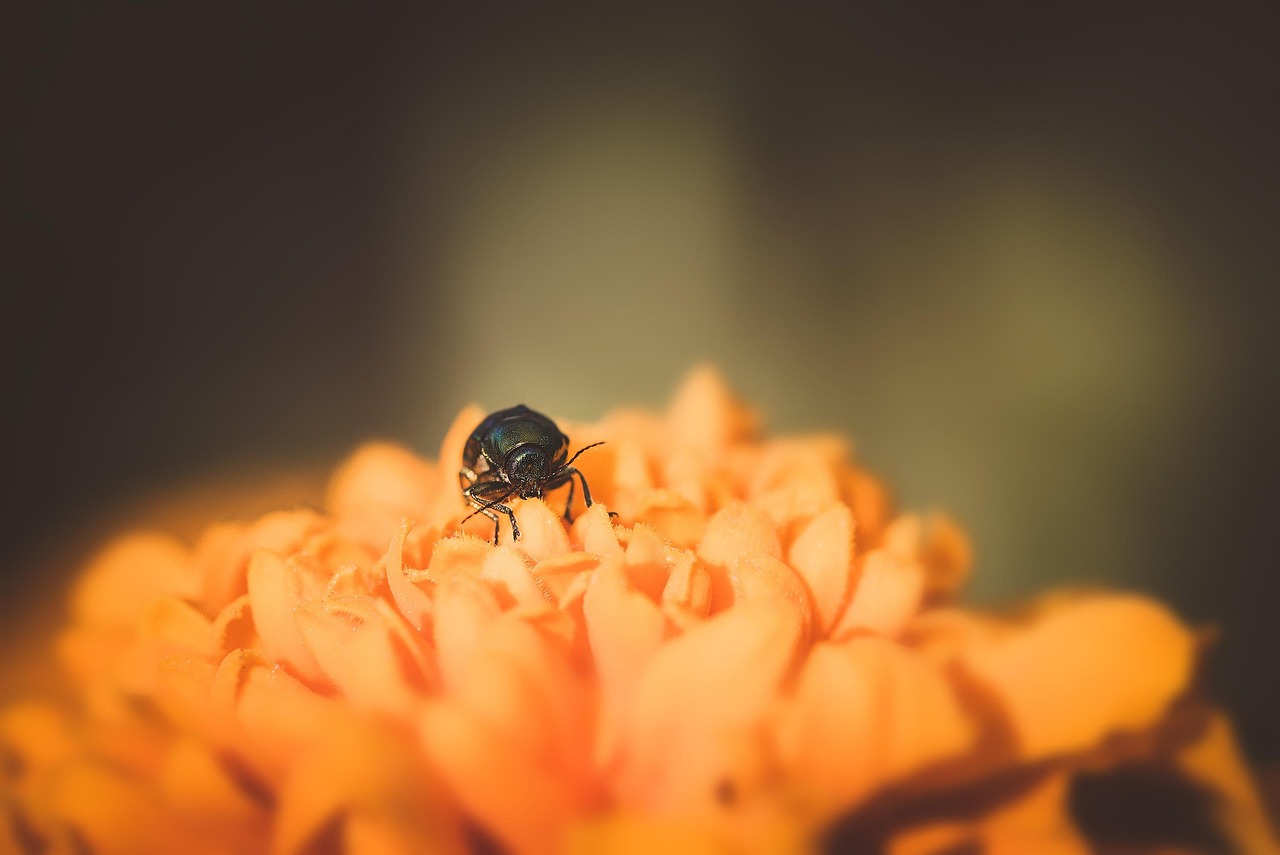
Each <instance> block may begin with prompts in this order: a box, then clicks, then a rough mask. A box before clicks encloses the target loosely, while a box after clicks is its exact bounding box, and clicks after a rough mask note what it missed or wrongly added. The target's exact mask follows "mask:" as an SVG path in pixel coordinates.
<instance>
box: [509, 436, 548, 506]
mask: <svg viewBox="0 0 1280 855" xmlns="http://www.w3.org/2000/svg"><path fill="white" fill-rule="evenodd" d="M506 475H507V481H509V482H510V483H511V485H512V486H513V487H515V488H516V492H517V493H519V494H520V498H522V499H533V498H539V497H541V496H542V484H543V482H544V481H546V480H547V455H546V453H545V452H544V451H543V450H542V449H540V448H538V447H537V446H534V445H526V446H525V447H524V448H518V449H516V450H515V451H513V452H512V453H511V454H510V455H508V456H507V460H506Z"/></svg>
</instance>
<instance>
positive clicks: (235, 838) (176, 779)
mask: <svg viewBox="0 0 1280 855" xmlns="http://www.w3.org/2000/svg"><path fill="white" fill-rule="evenodd" d="M157 784H158V788H159V792H160V793H161V795H163V797H164V799H165V801H166V802H167V803H168V805H169V806H170V807H171V808H172V809H173V810H174V811H175V812H176V813H177V815H178V816H179V817H181V818H182V819H183V820H184V821H186V822H187V823H188V824H190V825H191V826H192V827H193V828H195V829H198V830H199V832H200V834H202V835H203V836H206V837H207V838H209V839H211V840H216V841H219V842H220V843H221V844H222V845H223V846H224V847H225V848H226V850H227V851H239V852H245V851H252V850H253V849H254V848H256V847H257V846H259V845H260V844H259V841H261V840H264V839H265V838H266V837H267V833H268V829H269V828H270V822H271V813H270V809H269V807H268V805H266V804H264V803H263V802H262V801H261V800H259V799H257V798H254V797H253V796H251V795H250V794H249V793H248V792H247V791H246V790H245V788H244V787H243V786H241V785H240V784H239V783H237V781H236V780H235V779H234V778H233V777H232V775H231V774H230V772H229V771H228V770H227V768H226V766H225V765H224V764H223V763H221V762H219V760H218V759H217V758H216V757H214V755H213V754H212V753H211V752H210V751H209V749H208V747H206V746H204V745H201V744H200V743H199V742H196V741H195V740H193V739H180V740H179V741H177V742H176V743H174V745H173V746H172V748H170V750H169V752H168V754H167V755H166V757H165V763H164V769H163V770H162V771H161V773H160V778H159V780H158V781H157Z"/></svg>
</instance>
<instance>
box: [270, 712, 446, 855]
mask: <svg viewBox="0 0 1280 855" xmlns="http://www.w3.org/2000/svg"><path fill="white" fill-rule="evenodd" d="M440 790H441V788H440V785H439V784H438V783H437V782H436V781H435V780H434V778H433V777H432V775H431V774H430V772H429V771H428V769H427V768H426V767H425V765H424V764H423V763H422V761H421V759H420V757H419V756H418V754H417V753H416V752H413V751H406V750H405V744H404V741H403V739H402V738H401V736H400V734H399V733H397V732H395V731H393V730H388V729H387V728H386V727H384V726H381V725H379V724H376V723H374V722H371V721H365V720H360V719H356V718H354V717H352V718H350V719H349V720H347V721H345V722H343V724H342V726H341V727H339V728H336V729H335V730H334V731H333V733H332V734H331V738H330V739H327V740H325V741H323V742H321V743H320V744H319V745H317V746H316V749H315V750H314V751H312V752H311V753H310V754H308V755H306V756H305V757H301V758H299V761H298V763H297V765H296V766H295V767H294V768H293V769H292V770H291V772H290V775H289V779H288V780H287V781H286V782H285V785H284V787H283V789H282V791H281V793H280V804H279V808H278V817H277V821H276V834H275V840H274V842H273V845H272V853H273V855H301V853H307V852H313V851H316V846H317V844H318V843H319V842H320V841H321V840H324V839H325V837H324V836H325V833H326V830H327V828H328V826H329V825H330V823H332V822H335V821H339V822H341V823H342V824H343V825H344V826H345V825H347V824H353V825H354V826H355V827H354V828H347V829H345V831H346V836H347V838H348V843H356V842H363V843H366V844H369V843H370V842H371V841H378V848H376V849H366V848H360V849H356V848H350V849H347V848H344V849H343V851H352V852H367V851H373V852H379V853H383V852H405V853H411V852H432V853H435V852H442V853H448V852H457V853H462V852H465V851H466V847H465V846H464V844H463V839H462V833H461V827H460V823H459V821H458V818H457V817H456V816H454V815H453V813H452V812H451V811H450V810H449V808H448V806H447V803H446V801H445V799H443V798H441V795H442V793H441V792H440ZM352 837H354V838H355V839H354V840H352V839H351V838H352ZM384 847H391V848H384Z"/></svg>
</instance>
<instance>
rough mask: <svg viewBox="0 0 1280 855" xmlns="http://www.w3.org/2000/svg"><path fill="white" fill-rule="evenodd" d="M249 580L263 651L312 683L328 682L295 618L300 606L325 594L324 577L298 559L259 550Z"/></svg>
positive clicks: (251, 599) (250, 565) (250, 598)
mask: <svg viewBox="0 0 1280 855" xmlns="http://www.w3.org/2000/svg"><path fill="white" fill-rule="evenodd" d="M248 582H249V605H250V607H251V608H252V609H253V624H254V626H255V627H256V628H257V630H258V637H259V638H260V639H261V644H262V648H261V650H262V653H263V655H265V656H266V657H268V658H270V659H274V660H276V661H278V662H283V663H285V664H286V665H288V666H289V667H291V668H293V669H294V673H296V674H297V675H298V676H300V677H301V678H302V679H303V680H305V681H307V682H309V683H312V684H322V683H324V675H323V673H322V672H321V670H320V665H319V664H318V663H317V662H316V658H315V656H314V655H313V654H312V653H311V648H310V647H308V646H307V643H306V642H305V641H304V640H303V638H302V631H301V630H300V629H299V628H298V623H297V621H296V620H294V613H295V612H296V611H297V609H298V607H299V606H301V605H302V604H303V603H305V602H308V601H311V600H318V599H319V598H320V597H322V596H323V595H324V587H323V586H322V584H321V583H320V581H319V580H318V579H316V578H315V577H314V576H313V575H312V574H311V573H310V572H308V571H306V570H303V569H302V568H301V567H299V565H298V564H297V562H295V561H292V560H286V559H285V558H284V557H283V556H281V555H278V554H276V553H274V552H269V551H267V550H259V551H257V552H255V553H254V554H253V557H252V558H251V559H250V560H249V572H248Z"/></svg>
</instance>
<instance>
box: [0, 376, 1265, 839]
mask: <svg viewBox="0 0 1280 855" xmlns="http://www.w3.org/2000/svg"><path fill="white" fill-rule="evenodd" d="M482 415H483V413H482V412H481V411H480V410H479V409H477V408H468V409H467V410H464V411H463V412H462V413H461V414H460V415H459V416H458V418H457V420H456V422H455V424H454V426H453V428H452V429H451V430H450V432H449V434H448V435H447V436H446V437H445V440H444V443H443V448H442V450H441V454H440V458H439V462H438V463H437V462H430V461H425V460H422V459H419V458H418V457H416V456H414V455H413V454H411V453H410V452H408V451H406V450H404V449H401V448H398V447H395V446H390V445H385V444H380V445H369V446H366V447H364V448H362V449H360V450H358V451H357V452H356V453H355V454H354V455H353V456H352V457H351V458H350V459H349V460H348V461H347V462H346V463H345V464H343V465H342V466H341V467H340V468H339V469H338V471H337V472H336V473H335V474H334V476H333V478H332V480H331V481H330V484H329V490H328V495H327V497H326V508H325V510H324V511H323V512H321V511H315V510H306V509H300V510H286V511H280V512H276V513H272V514H268V515H266V516H264V517H261V518H260V519H258V520H256V521H254V522H251V523H247V524H239V523H220V524H218V525H215V526H213V527H212V528H210V529H209V530H208V531H207V533H206V534H205V535H204V537H203V538H202V539H201V540H200V541H199V542H198V543H197V544H196V545H195V546H194V547H193V548H189V547H187V546H185V545H183V544H181V543H178V542H176V541H174V540H172V539H169V538H166V537H163V536H159V535H150V534H146V535H142V534H135V535H128V536H125V537H123V538H121V539H120V540H118V541H116V542H115V543H114V544H112V545H110V546H109V547H107V548H106V549H105V550H103V551H102V553H101V554H100V555H99V557H98V558H97V560H95V561H94V562H93V563H92V564H91V566H90V567H88V568H87V570H86V571H85V574H84V576H83V578H82V579H81V580H80V582H79V583H78V585H77V588H76V590H75V592H74V594H73V600H72V601H73V612H72V620H71V625H70V626H69V627H68V628H67V629H66V631H65V632H64V633H63V635H62V637H61V640H60V644H59V654H60V656H61V659H62V661H63V663H64V665H65V667H66V670H67V673H68V674H69V675H70V679H71V681H72V683H73V685H74V689H75V698H76V701H75V703H74V704H72V705H56V704H52V703H40V702H28V703H23V704H19V705H15V706H12V707H10V708H9V709H7V710H5V711H4V713H3V716H0V745H2V746H3V749H4V752H5V757H6V761H7V762H6V763H5V764H4V771H3V775H4V778H3V782H4V790H3V802H2V803H0V807H2V808H3V813H2V814H0V850H3V851H16V852H22V851H33V852H34V851H41V852H43V851H51V852H72V851H82V849H78V848H77V847H82V848H87V851H91V852H94V853H104V855H105V853H150V852H156V853H159V852H190V853H278V855H292V853H299V855H300V854H301V853H311V852H328V851H341V852H352V853H383V852H387V853H417V852H461V851H466V850H467V849H468V848H470V847H473V846H475V845H477V843H478V841H481V840H486V839H487V840H489V841H496V842H497V843H498V844H500V845H501V846H503V847H505V848H508V849H510V850H512V851H515V852H517V853H550V852H560V851H572V852H582V853H587V852H600V851H617V852H653V851H662V852H667V853H674V852H706V851H743V852H753V851H756V852H778V851H796V852H803V851H811V850H812V849H813V848H814V847H815V846H817V845H819V844H818V841H820V840H821V838H822V836H823V835H824V834H826V833H828V831H829V830H830V829H831V828H832V827H833V824H836V823H847V822H851V821H852V822H857V821H858V820H859V819H860V818H861V819H863V820H866V821H867V822H869V823H870V825H871V826H874V827H875V828H876V829H878V830H877V832H876V833H877V834H878V835H880V837H879V838H878V839H879V841H880V843H882V844H883V846H882V848H883V849H884V850H885V851H887V852H892V853H926V852H940V851H953V849H954V847H962V846H966V845H969V846H982V847H985V848H984V849H982V851H985V852H1000V853H1004V852H1009V853H1016V852H1039V853H1059V852H1061V853H1077V852H1089V851H1092V850H1091V848H1090V844H1089V841H1088V840H1087V839H1086V829H1083V828H1081V827H1078V824H1077V822H1076V821H1075V819H1074V818H1073V816H1072V813H1071V811H1070V810H1069V805H1068V802H1069V798H1068V796H1069V793H1070V787H1071V784H1072V781H1073V778H1074V777H1075V776H1076V775H1078V774H1080V773H1082V772H1086V771H1087V772H1091V773H1097V772H1099V771H1103V770H1107V769H1113V768H1118V767H1121V766H1135V765H1141V766H1153V767H1158V768H1161V769H1163V770H1165V773H1166V774H1168V775H1170V776H1180V777H1181V778H1183V779H1185V780H1186V781H1188V782H1190V783H1191V784H1194V785H1196V786H1199V787H1201V788H1203V789H1205V790H1206V791H1207V792H1210V793H1212V794H1213V795H1214V797H1215V799H1216V801H1215V803H1214V811H1213V817H1214V822H1216V823H1217V825H1218V827H1219V828H1220V830H1221V833H1222V834H1223V835H1224V836H1225V839H1228V840H1231V841H1233V842H1234V843H1235V844H1236V845H1238V846H1239V847H1240V848H1241V851H1245V852H1265V851H1270V848H1269V847H1273V846H1274V845H1275V841H1274V838H1273V837H1272V832H1271V830H1270V828H1269V825H1268V821H1267V818H1266V816H1265V815H1264V813H1263V810H1262V808H1261V806H1260V803H1259V801H1258V799H1257V796H1256V795H1255V792H1254V789H1253V786H1252V784H1251V782H1250V780H1249V774H1248V770H1247V768H1246V766H1245V764H1244V763H1243V761H1242V760H1241V759H1240V757H1239V754H1238V751H1237V749H1236V747H1235V744H1234V741H1233V739H1232V736H1231V731H1230V726H1229V724H1228V723H1227V720H1226V719H1225V717H1223V716H1222V715H1221V714H1220V713H1217V712H1214V711H1213V710H1212V709H1211V708H1209V707H1207V706H1205V705H1204V704H1203V703H1202V702H1201V701H1199V700H1198V699H1197V697H1196V695H1195V693H1194V691H1193V687H1192V675H1193V672H1194V670H1195V667H1196V663H1197V657H1198V653H1199V646H1200V645H1199V641H1198V638H1197V636H1196V634H1194V633H1193V632H1192V631H1190V630H1189V629H1188V628H1187V627H1185V626H1184V625H1183V624H1182V623H1181V622H1179V620H1178V619H1177V618H1176V617H1175V616H1174V615H1172V614H1170V613H1169V612H1168V611H1167V610H1166V609H1164V608H1163V607H1161V606H1160V605H1158V604H1156V603H1154V602H1152V601H1150V600H1147V599H1144V598H1142V597H1138V596H1133V595H1115V594H1104V593H1092V594H1088V595H1085V594H1080V595H1067V594H1062V595H1056V596H1053V597H1050V598H1047V599H1045V600H1044V601H1042V602H1040V603H1038V604H1035V605H1034V606H1033V607H1031V608H1030V609H1028V610H1026V611H1025V612H1024V613H1022V614H1020V615H1018V616H1014V617H1006V616H997V615H984V614H978V613H975V612H971V611H966V610H963V609H961V608H959V607H958V606H957V605H956V603H955V599H954V598H955V595H956V593H957V592H958V591H959V589H960V587H961V585H962V584H963V581H964V579H965V578H966V576H967V574H968V572H969V565H970V555H971V549H970V546H969V544H968V541H967V539H966V538H965V536H964V534H963V532H962V531H961V530H960V529H959V528H958V527H957V526H956V525H955V524H954V523H952V522H950V521H949V520H947V519H945V518H941V517H936V518H932V519H928V520H924V519H921V518H918V517H914V516H910V515H899V514H898V513H897V512H896V511H895V510H894V509H893V507H892V505H891V502H890V500H889V498H888V493H887V492H886V490H885V489H884V488H883V486H882V485H880V484H879V482H878V481H876V479H875V478H874V477H872V476H871V475H869V474H868V473H866V472H865V471H863V470H862V469H860V468H859V467H857V466H856V465H855V464H853V463H851V462H850V461H849V460H848V452H847V448H846V445H845V444H844V443H843V442H842V441H840V440H839V439H838V438H833V437H820V436H819V437H800V438H789V439H778V440H767V439H762V438H760V437H759V435H758V434H757V432H756V430H757V429H756V423H757V420H756V418H755V417H754V416H753V414H751V413H750V412H749V411H747V410H745V409H744V408H743V407H741V406H740V405H739V404H738V403H736V402H735V401H734V400H733V399H732V398H731V397H730V396H729V395H728V393H727V392H726V391H725V389H724V387H723V385H722V383H721V382H720V380H719V378H718V377H717V376H716V375H715V374H714V373H713V372H710V371H708V370H702V371H698V372H695V373H694V374H693V375H692V376H691V377H690V378H689V379H688V381H687V382H686V383H685V385H684V387H683V388H682V389H681V390H680V392H679V393H678V394H677V396H676V399H675V401H674V403H673V404H672V406H671V407H670V409H669V410H668V412H667V413H665V414H664V415H661V416H659V415H654V414H650V413H644V412H636V411H622V412H617V413H614V414H612V415H610V416H608V417H606V418H605V419H604V420H603V421H601V422H600V423H598V424H595V425H568V424H567V425H564V427H565V428H566V430H567V432H568V433H569V435H570V436H571V437H572V438H573V440H574V444H575V447H578V446H581V445H585V444H587V443H590V442H595V441H599V440H604V441H606V442H607V443H608V444H607V445H605V446H603V447H601V448H600V449H597V450H594V451H593V452H592V453H589V454H588V455H585V456H584V457H583V458H581V460H580V461H579V465H580V466H581V468H582V469H583V471H584V473H585V475H586V477H587V479H588V481H589V482H590V483H591V485H592V490H593V492H594V494H595V496H596V497H597V500H598V504H597V505H596V506H595V507H593V508H591V509H590V510H589V511H586V512H585V513H581V514H580V515H579V516H578V517H577V519H576V520H575V521H574V522H573V524H572V525H571V526H566V525H564V523H563V522H562V520H561V516H560V513H559V511H560V507H559V506H557V505H556V502H562V501H563V496H553V497H551V498H550V499H549V502H550V504H548V503H546V502H543V501H541V500H529V501H525V502H523V503H517V506H516V513H517V516H518V517H519V521H520V528H521V530H522V532H523V537H522V539H521V540H520V541H519V542H516V543H512V542H510V532H509V529H508V528H506V526H505V525H504V527H503V529H502V542H501V545H499V546H497V547H495V546H493V545H492V544H491V543H490V542H489V540H488V538H489V536H490V533H491V529H490V528H489V526H490V525H491V524H490V523H489V522H488V521H487V520H485V519H483V518H476V519H473V520H472V521H470V522H468V523H467V524H466V525H465V526H460V523H459V521H460V520H461V519H462V518H463V517H464V516H465V515H466V514H467V512H468V508H466V507H465V505H464V503H463V500H462V497H461V495H460V493H459V490H458V485H457V477H456V473H457V469H458V463H459V459H460V456H461V449H462V444H463V441H464V440H465V438H466V435H467V434H468V433H469V432H470V430H471V429H472V428H473V427H474V426H475V424H476V423H477V422H478V421H479V420H480V418H481V416H482ZM608 510H615V511H617V512H618V514H619V517H618V518H617V519H615V520H611V519H610V517H609V515H608V513H607V511H608ZM949 805H950V806H952V807H948V806H949ZM960 805H968V807H965V808H963V809H961V808H960V807H955V806H960ZM975 805H976V807H975ZM954 851H959V850H954ZM965 851H968V850H965Z"/></svg>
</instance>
